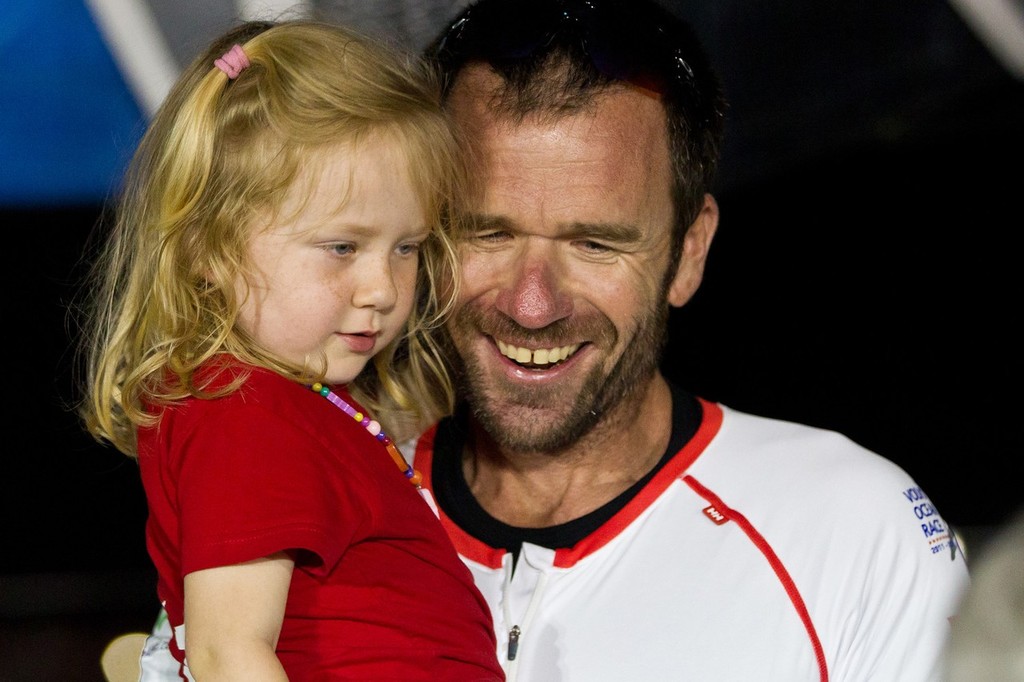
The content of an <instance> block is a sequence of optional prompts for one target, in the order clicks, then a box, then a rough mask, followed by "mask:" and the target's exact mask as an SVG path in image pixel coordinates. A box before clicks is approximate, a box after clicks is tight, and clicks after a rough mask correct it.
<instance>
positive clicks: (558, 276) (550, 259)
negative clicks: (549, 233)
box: [496, 244, 573, 329]
mask: <svg viewBox="0 0 1024 682" xmlns="http://www.w3.org/2000/svg"><path fill="white" fill-rule="evenodd" d="M546 246H547V247H548V248H544V249H541V248H533V249H531V248H530V247H527V248H526V249H524V252H523V253H521V254H520V255H519V258H518V259H517V261H516V263H515V264H514V265H513V266H512V268H511V272H510V273H509V276H510V277H511V281H510V282H509V284H508V286H507V287H505V288H504V289H503V290H502V291H501V292H500V293H499V294H498V297H497V302H496V305H497V307H498V310H499V311H501V312H502V313H504V314H505V315H508V316H509V317H510V318H512V319H513V320H515V321H516V322H517V323H518V324H519V325H521V326H523V327H526V328H527V329H540V328H542V327H546V326H547V325H549V324H551V323H553V322H556V321H558V320H560V319H563V318H566V317H569V316H570V315H571V314H572V310H573V303H572V296H571V295H570V294H569V293H568V291H569V290H570V286H569V284H570V283H569V282H568V275H567V273H566V271H565V268H564V267H563V265H562V264H561V263H560V262H559V259H558V255H557V254H556V253H552V250H553V249H554V248H557V247H556V246H555V245H550V244H549V245H546Z"/></svg>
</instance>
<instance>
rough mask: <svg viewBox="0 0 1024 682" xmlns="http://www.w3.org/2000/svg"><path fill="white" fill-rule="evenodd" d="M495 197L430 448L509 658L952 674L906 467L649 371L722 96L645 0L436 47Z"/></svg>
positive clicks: (534, 671) (600, 671)
mask: <svg viewBox="0 0 1024 682" xmlns="http://www.w3.org/2000/svg"><path fill="white" fill-rule="evenodd" d="M428 53H429V55H430V56H431V57H432V58H433V59H434V60H435V61H436V63H437V64H438V65H439V67H440V69H441V70H442V72H443V73H444V74H445V76H446V102H447V107H448V109H449V111H450V112H451V114H452V116H453V118H454V121H455V122H456V125H457V126H458V127H459V129H460V132H461V133H462V134H463V136H464V137H465V139H467V140H469V141H470V145H471V146H472V153H473V155H472V158H473V159H474V162H475V164H476V171H477V172H476V176H477V177H478V178H479V180H480V193H479V196H478V197H477V198H476V201H475V211H474V216H473V217H474V219H475V226H474V230H473V231H472V232H471V234H470V235H469V237H468V238H467V239H466V240H465V241H464V243H463V244H462V251H461V259H462V279H463V282H462V284H463V287H462V290H461V297H460V301H459V305H458V308H457V310H456V313H455V316H454V318H453V320H452V321H451V323H450V325H449V330H450V336H451V346H452V354H453V356H454V357H456V358H457V360H458V362H457V364H458V365H459V372H460V376H459V379H460V385H459V388H460V391H461V395H462V397H463V401H462V405H461V407H460V409H459V410H458V411H457V412H456V414H455V415H453V416H452V417H449V418H446V419H444V420H442V421H441V422H440V423H439V424H438V425H437V426H436V427H435V428H433V429H431V430H429V431H428V432H427V433H426V434H424V436H423V437H421V438H420V440H419V443H418V445H417V449H416V454H415V458H416V465H417V467H418V468H419V469H420V470H422V471H423V472H424V474H425V477H426V483H427V485H429V486H431V487H432V489H433V491H434V493H435V496H436V498H437V501H438V504H439V507H440V510H441V517H442V521H443V522H444V523H445V526H446V529H447V530H448V532H449V535H450V536H451V537H452V538H453V540H454V541H455V544H456V547H457V549H458V550H459V552H460V554H461V555H462V557H463V559H464V560H465V561H466V563H467V564H468V565H469V566H470V568H471V570H472V571H473V574H474V578H475V580H476V582H477V585H478V587H480V589H481V591H482V592H483V594H484V596H485V597H486V599H487V600H488V602H489V604H490V606H491V611H492V614H493V616H494V619H495V629H496V632H497V634H498V641H499V652H498V653H499V658H500V659H501V660H502V661H503V665H504V666H505V669H506V673H507V675H508V678H509V679H510V680H543V681H545V682H550V681H561V680H581V681H582V680H586V681H587V682H593V681H594V680H626V679H629V680H658V681H661V680H672V679H679V680H684V679H685V680H742V681H749V680H758V681H763V680H778V681H780V682H793V681H795V680H873V681H878V680H891V681H895V680H899V681H900V682H905V681H908V680H914V681H917V680H936V679H939V675H940V667H939V666H940V660H941V652H942V646H943V644H944V642H945V639H946V636H947V634H948V630H949V618H950V617H951V616H953V614H954V613H955V610H956V606H957V600H958V598H959V596H960V594H961V592H962V590H963V589H964V587H965V585H966V583H967V570H966V566H965V564H964V561H963V557H962V556H961V554H960V553H959V552H958V551H957V548H956V544H955V539H954V538H953V537H952V534H951V533H950V532H949V531H948V529H946V528H945V527H944V525H943V522H942V520H941V517H938V515H937V513H936V514H935V517H936V518H937V521H938V523H939V524H940V526H943V530H942V532H939V533H936V532H934V529H933V528H931V526H930V525H929V526H928V527H925V525H922V522H921V520H920V518H919V516H920V513H921V510H922V509H923V508H924V506H923V505H927V507H928V508H929V509H933V507H932V506H931V505H930V503H929V502H928V500H927V498H926V496H924V493H923V492H922V491H921V490H920V488H919V487H918V486H917V485H916V484H915V483H914V481H913V480H912V479H910V477H909V476H908V475H907V474H906V473H905V472H904V471H902V470H901V469H899V468H898V467H897V466H895V465H894V464H893V463H891V462H889V461H887V460H885V459H883V458H881V457H879V456H878V455H876V454H874V453H871V452H869V451H867V450H865V449H863V448H861V447H860V446H858V445H856V444H854V443H853V442H851V441H850V440H848V439H847V438H845V437H843V436H841V435H839V434H836V433H832V432H828V431H823V430H819V429H814V428H811V427H808V426H803V425H798V424H791V423H785V422H780V421H776V420H770V419H765V418H761V417H756V416H752V415H746V414H743V413H740V412H737V411H735V410H732V409H730V408H729V407H727V406H724V405H720V404H716V403H712V402H709V401H706V400H703V399H701V398H699V397H697V396H693V395H690V394H688V393H687V392H686V391H684V390H683V389H682V388H680V387H679V386H674V385H671V384H670V383H669V382H668V381H666V379H665V377H664V376H663V375H662V374H661V372H660V371H659V363H660V359H661V353H662V350H663V348H664V344H665V339H666V324H667V319H668V313H669V309H670V307H672V306H682V305H685V304H686V303H687V302H688V301H689V300H690V299H691V297H692V296H693V294H694V293H695V292H696V290H697V288H698V287H699V285H700V282H701V278H702V275H703V271H704V264H705V261H706V258H707V255H708V250H709V248H710V246H711V242H712V239H713V237H714V235H715V231H716V228H717V226H718V218H719V214H718V206H717V204H716V202H715V200H714V198H713V197H712V196H711V194H710V189H711V185H712V182H713V179H714V174H715V170H716V166H717V163H718V151H719V149H720V147H721V137H722V129H723V112H724V108H725V104H724V101H723V99H722V96H721V92H720V88H719V84H718V81H717V78H716V76H715V74H714V73H713V71H712V69H711V68H710V66H709V65H708V63H707V60H706V58H705V55H704V52H703V50H702V48H701V47H700V45H699V44H698V43H697V41H696V40H695V39H694V38H693V36H692V34H691V33H690V31H689V30H688V28H687V27H686V26H685V25H684V24H682V23H681V22H680V21H679V20H678V19H676V18H674V17H673V16H671V15H670V14H668V13H667V12H665V11H664V10H663V9H662V8H661V7H660V6H658V5H656V4H654V3H652V2H650V1H632V0H631V1H628V2H619V1H617V0H479V1H478V2H476V3H473V4H471V5H469V6H468V7H467V8H466V9H465V10H464V11H463V12H462V13H461V14H460V15H459V16H458V17H456V18H455V19H454V20H453V21H452V22H451V23H450V25H449V28H448V29H447V30H446V31H444V32H443V33H442V34H441V35H440V36H439V37H438V39H437V40H436V41H435V42H434V43H433V45H432V46H431V48H430V49H429V51H428Z"/></svg>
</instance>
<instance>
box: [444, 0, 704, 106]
mask: <svg viewBox="0 0 1024 682" xmlns="http://www.w3.org/2000/svg"><path fill="white" fill-rule="evenodd" d="M434 45H435V46H434V48H433V50H432V52H433V56H434V57H435V58H436V59H437V60H438V61H439V62H440V63H441V64H442V66H444V67H445V69H446V70H448V71H453V70H457V69H458V68H460V67H461V66H462V65H463V64H465V63H467V62H471V61H485V62H488V63H492V64H495V65H499V64H501V63H503V62H505V63H507V62H515V61H520V60H527V59H531V58H536V57H542V56H544V55H546V54H548V53H549V52H551V51H553V50H564V51H567V52H570V53H574V52H582V53H583V54H584V55H585V56H586V57H587V58H589V60H590V62H591V63H592V64H593V66H594V68H595V69H596V70H597V71H598V72H599V73H601V74H602V75H603V76H605V77H606V78H609V79H612V80H618V81H625V82H628V83H631V84H633V85H637V86H640V87H643V88H646V89H648V90H652V91H654V92H657V93H658V94H661V95H663V96H667V97H674V98H679V97H682V98H683V99H687V100H691V101H692V100H697V101H700V100H701V99H702V98H701V97H700V92H699V88H698V86H697V83H696V82H695V74H694V70H693V68H692V67H691V59H693V58H695V57H696V58H700V54H701V50H702V48H701V47H700V45H699V43H698V42H697V41H696V40H695V38H694V37H693V35H692V34H691V33H690V31H689V29H688V27H687V26H685V25H684V24H682V22H679V21H678V20H676V19H674V17H672V16H671V15H670V14H669V13H668V12H667V10H664V9H663V8H661V7H658V6H651V5H648V4H645V3H633V2H616V1H614V0H509V1H506V2H489V1H488V0H483V2H479V3H474V4H472V5H470V6H469V7H467V8H466V9H465V10H463V12H462V13H461V14H460V15H459V16H458V17H457V18H456V19H455V20H454V21H453V22H452V23H451V24H450V25H449V26H448V28H447V29H446V30H445V31H444V33H443V34H442V35H441V37H440V38H439V39H438V40H437V41H436V42H435V44H434Z"/></svg>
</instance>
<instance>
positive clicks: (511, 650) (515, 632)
mask: <svg viewBox="0 0 1024 682" xmlns="http://www.w3.org/2000/svg"><path fill="white" fill-rule="evenodd" d="M521 632H522V630H520V629H519V626H518V625H513V626H512V629H511V630H509V631H508V660H510V661H514V660H516V654H517V653H518V652H519V633H521Z"/></svg>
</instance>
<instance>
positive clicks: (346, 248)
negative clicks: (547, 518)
mask: <svg viewBox="0 0 1024 682" xmlns="http://www.w3.org/2000/svg"><path fill="white" fill-rule="evenodd" d="M327 249H328V250H329V251H330V252H331V253H333V254H334V255H335V256H347V255H348V254H350V253H352V252H353V251H354V250H355V247H354V246H352V244H344V243H342V244H328V245H327Z"/></svg>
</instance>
